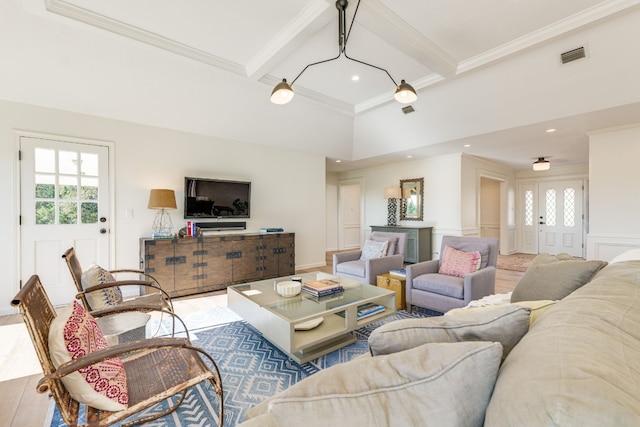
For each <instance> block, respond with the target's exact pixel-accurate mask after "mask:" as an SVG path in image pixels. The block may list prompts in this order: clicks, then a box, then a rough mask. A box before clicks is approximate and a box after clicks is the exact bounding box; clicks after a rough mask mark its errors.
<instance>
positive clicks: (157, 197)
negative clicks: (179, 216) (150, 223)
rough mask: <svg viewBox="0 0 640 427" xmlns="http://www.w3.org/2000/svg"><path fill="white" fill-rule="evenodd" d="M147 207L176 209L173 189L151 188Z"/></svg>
mask: <svg viewBox="0 0 640 427" xmlns="http://www.w3.org/2000/svg"><path fill="white" fill-rule="evenodd" d="M147 207H148V208H149V209H177V208H178V207H177V206H176V194H175V193H174V192H173V190H165V189H153V190H151V194H150V195H149V205H148V206H147Z"/></svg>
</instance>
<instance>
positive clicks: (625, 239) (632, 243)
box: [587, 234, 640, 261]
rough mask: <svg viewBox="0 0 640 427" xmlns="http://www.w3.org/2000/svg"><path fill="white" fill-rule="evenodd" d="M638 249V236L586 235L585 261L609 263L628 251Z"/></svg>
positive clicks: (639, 237) (639, 238) (639, 242)
mask: <svg viewBox="0 0 640 427" xmlns="http://www.w3.org/2000/svg"><path fill="white" fill-rule="evenodd" d="M637 248H640V236H620V235H604V234H597V235H595V234H588V235H587V259H600V260H603V261H609V260H611V259H613V258H614V257H615V256H617V255H620V254H621V253H623V252H626V251H628V250H629V249H637Z"/></svg>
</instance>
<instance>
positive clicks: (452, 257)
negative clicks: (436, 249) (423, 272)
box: [438, 246, 482, 277]
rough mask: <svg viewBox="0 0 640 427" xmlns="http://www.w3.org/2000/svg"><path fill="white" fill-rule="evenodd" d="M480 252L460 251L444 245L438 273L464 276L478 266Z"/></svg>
mask: <svg viewBox="0 0 640 427" xmlns="http://www.w3.org/2000/svg"><path fill="white" fill-rule="evenodd" d="M481 261H482V260H481V258H480V252H479V251H473V252H462V251H459V250H457V249H454V248H452V247H451V246H445V248H444V251H443V254H442V262H441V263H440V270H439V271H438V273H440V274H446V275H447V276H457V277H464V276H465V275H467V274H469V273H473V272H474V271H476V270H478V268H480V262H481Z"/></svg>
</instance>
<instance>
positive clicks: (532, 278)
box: [511, 254, 607, 302]
mask: <svg viewBox="0 0 640 427" xmlns="http://www.w3.org/2000/svg"><path fill="white" fill-rule="evenodd" d="M606 265H607V262H606V261H598V260H590V261H585V260H580V259H575V258H573V257H571V256H570V255H567V254H559V255H556V256H554V255H549V254H540V255H538V256H537V257H536V258H535V259H534V260H533V261H532V263H531V265H530V266H529V268H528V269H527V271H526V272H525V273H524V275H523V276H522V278H521V279H520V281H519V282H518V284H517V285H516V287H515V289H514V290H513V293H512V294H511V302H519V301H536V300H560V299H562V298H564V297H566V296H567V295H569V294H570V293H571V292H573V291H575V290H576V289H578V288H580V287H581V286H583V285H585V284H586V283H588V282H590V281H591V279H592V278H593V277H594V276H595V275H596V273H598V271H600V270H601V269H602V268H604V267H605V266H606Z"/></svg>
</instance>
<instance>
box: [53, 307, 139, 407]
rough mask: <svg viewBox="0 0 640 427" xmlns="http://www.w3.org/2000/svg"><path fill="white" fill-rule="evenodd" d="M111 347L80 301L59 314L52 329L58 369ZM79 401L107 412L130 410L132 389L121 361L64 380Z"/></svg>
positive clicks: (54, 360) (54, 353)
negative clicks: (130, 390)
mask: <svg viewBox="0 0 640 427" xmlns="http://www.w3.org/2000/svg"><path fill="white" fill-rule="evenodd" d="M106 347H107V342H106V340H105V338H104V336H103V335H102V331H101V330H100V327H99V326H98V324H97V323H96V321H95V319H94V318H93V316H91V314H89V313H87V311H86V310H85V309H84V307H83V306H82V305H81V304H78V302H77V301H74V302H73V303H71V304H69V305H68V306H67V307H64V308H63V309H62V310H60V311H59V313H58V316H57V317H56V318H55V319H54V320H53V322H51V327H50V329H49V351H50V353H51V360H52V362H53V364H54V366H56V367H58V366H60V365H62V364H63V363H66V362H68V361H70V360H75V359H77V358H79V357H82V356H83V355H85V354H88V353H91V352H94V351H97V350H101V349H103V348H106ZM62 382H63V383H64V385H65V387H66V388H67V390H68V391H69V394H71V397H73V398H74V399H75V400H77V401H78V402H80V403H84V404H87V405H89V406H91V407H94V408H97V409H103V410H105V411H121V410H123V409H126V408H127V404H128V402H129V388H128V386H127V375H126V373H125V371H124V365H123V364H122V361H121V360H120V358H118V357H115V358H113V359H107V360H105V361H102V362H99V363H96V364H93V365H90V366H87V367H86V368H83V369H80V370H78V371H76V372H74V373H72V374H69V375H67V376H65V377H63V378H62Z"/></svg>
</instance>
